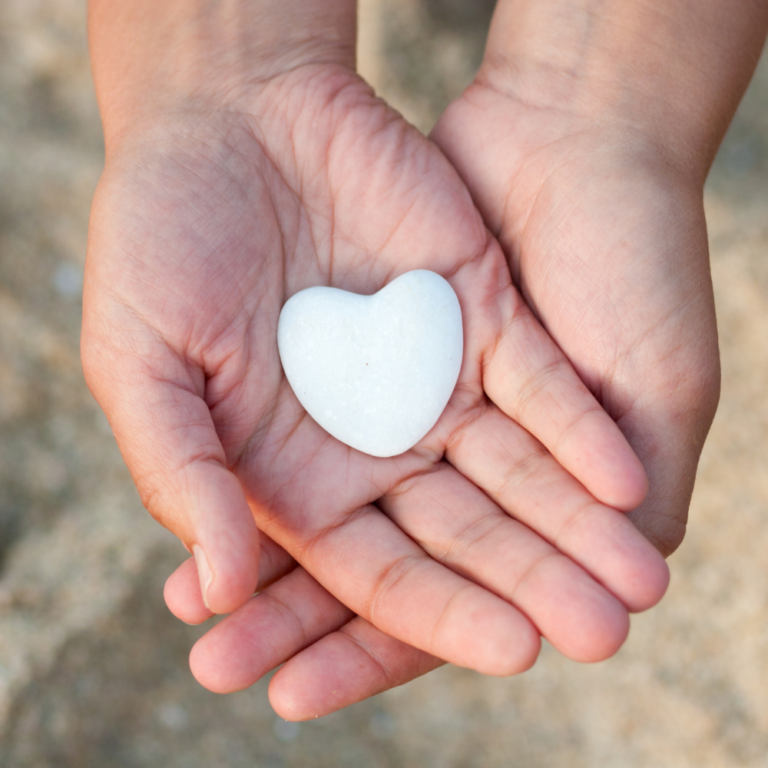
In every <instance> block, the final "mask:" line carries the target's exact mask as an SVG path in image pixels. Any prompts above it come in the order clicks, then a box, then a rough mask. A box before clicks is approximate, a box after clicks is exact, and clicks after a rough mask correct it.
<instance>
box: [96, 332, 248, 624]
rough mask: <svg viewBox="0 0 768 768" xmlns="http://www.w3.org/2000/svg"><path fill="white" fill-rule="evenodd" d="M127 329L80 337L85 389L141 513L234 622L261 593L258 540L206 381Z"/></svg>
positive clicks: (212, 603) (215, 608) (212, 604)
mask: <svg viewBox="0 0 768 768" xmlns="http://www.w3.org/2000/svg"><path fill="white" fill-rule="evenodd" d="M122 322H123V325H122V330H121V333H120V334H117V336H118V338H117V339H115V340H114V343H112V344H110V345H105V344H101V343H99V342H98V340H96V341H94V338H96V337H95V334H93V333H85V332H84V343H83V365H84V370H85V371H86V376H87V381H88V385H89V386H90V388H91V391H92V392H93V393H94V396H95V397H96V399H97V400H98V401H99V403H100V404H101V406H102V408H104V412H105V413H106V415H107V417H108V418H109V421H110V424H111V425H112V428H113V430H114V432H115V437H116V438H117V442H118V445H119V446H120V450H121V452H122V454H123V457H124V459H125V461H126V464H127V465H128V468H129V469H130V471H131V474H132V476H133V479H134V481H135V482H136V485H137V487H138V489H139V492H140V494H141V498H142V501H143V502H144V505H145V507H146V508H147V509H148V510H149V512H150V513H151V514H152V515H153V517H155V518H156V519H157V520H158V521H160V522H161V523H162V524H163V525H164V526H165V527H167V528H168V529H169V530H171V531H172V532H173V533H175V534H176V535H177V536H178V537H179V538H180V539H181V540H182V542H183V543H184V544H185V545H186V546H187V548H188V549H189V550H190V551H191V552H193V554H194V555H195V558H196V560H197V570H198V574H199V576H200V584H201V590H202V594H203V597H204V600H205V602H206V604H207V606H208V607H209V609H210V610H211V611H212V612H214V613H229V612H231V611H232V610H234V609H235V608H237V607H238V606H240V605H242V604H243V603H244V602H245V601H246V600H247V599H248V598H249V597H250V596H251V595H252V594H253V591H254V589H255V588H256V581H257V577H258V554H259V547H258V531H257V529H256V525H255V523H254V521H253V517H252V515H251V512H250V508H249V507H248V504H247V502H246V499H245V495H244V493H243V489H242V487H241V485H240V483H239V481H238V480H237V478H236V477H235V476H234V474H232V472H230V471H229V470H228V469H227V466H226V457H225V454H224V450H223V448H222V445H221V442H220V441H219V438H218V436H217V433H216V429H215V427H214V424H213V420H212V418H211V414H210V411H209V409H208V406H207V405H206V403H205V401H204V399H203V394H204V389H205V381H204V376H203V375H202V373H201V372H199V371H194V370H192V369H190V367H189V366H188V365H187V364H186V363H185V362H184V361H182V360H181V359H179V357H177V356H176V355H175V354H174V353H173V352H172V351H171V350H169V349H168V347H167V346H166V345H165V344H164V343H162V342H161V341H159V340H158V339H156V338H155V337H154V336H153V335H152V334H149V332H148V331H147V329H146V328H145V327H144V326H143V325H141V324H140V323H137V322H136V321H135V319H133V325H132V324H131V318H130V317H129V318H124V319H123V321H122ZM148 335H149V336H151V338H148Z"/></svg>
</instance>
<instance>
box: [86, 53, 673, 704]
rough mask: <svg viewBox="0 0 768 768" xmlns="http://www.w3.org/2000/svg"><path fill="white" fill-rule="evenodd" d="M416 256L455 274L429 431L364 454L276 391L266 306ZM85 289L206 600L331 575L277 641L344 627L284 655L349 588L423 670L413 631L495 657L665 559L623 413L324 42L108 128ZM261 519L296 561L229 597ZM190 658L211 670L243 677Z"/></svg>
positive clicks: (115, 401) (106, 397) (605, 633)
mask: <svg viewBox="0 0 768 768" xmlns="http://www.w3.org/2000/svg"><path fill="white" fill-rule="evenodd" d="M416 268H426V269H432V270H434V271H436V272H438V273H440V274H442V275H443V276H445V277H446V278H447V279H448V280H449V281H450V282H451V284H452V285H453V287H454V289H455V290H456V293H457V295H458V297H459V301H460V303H461V306H462V311H463V315H464V324H465V329H464V330H465V354H464V363H463V367H462V371H461V374H460V377H459V383H458V385H457V389H456V391H455V393H454V396H453V397H452V399H451V401H450V403H449V405H448V407H447V409H446V411H445V413H444V414H443V416H442V417H441V419H440V421H439V422H438V424H437V425H436V427H435V428H434V429H433V430H432V431H431V432H430V434H429V435H427V436H426V437H425V438H424V439H423V440H422V441H421V442H420V443H419V444H418V445H417V446H416V447H415V448H414V449H413V450H411V451H409V452H407V453H406V454H403V455H402V456H398V457H395V458H391V459H374V458H372V457H369V456H365V455H363V454H361V453H358V452H356V451H354V450H352V449H350V448H347V447H346V446H344V445H342V444H340V443H338V442H337V441H335V440H334V439H332V438H331V437H329V436H328V435H327V434H326V433H325V432H324V431H323V430H322V429H320V427H319V426H318V425H317V424H315V423H314V422H313V421H312V420H311V419H310V418H309V417H308V416H307V415H306V413H305V412H304V411H303V409H302V408H301V407H300V405H299V404H298V402H297V400H296V399H295V397H294V396H293V394H292V392H291V390H290V388H289V386H288V385H287V383H286V381H285V379H284V377H283V374H282V370H281V367H280V363H279V359H278V356H277V347H276V327H277V320H278V315H279V312H280V308H281V306H282V304H283V303H284V302H285V300H286V299H287V298H288V297H290V296H291V295H293V294H294V293H296V292H297V291H299V290H301V289H303V288H305V287H308V286H312V285H333V286H337V287H340V288H344V289H347V290H353V291H356V292H360V293H372V292H375V291H377V290H379V289H380V288H381V287H383V286H384V285H385V284H387V283H388V282H389V281H391V280H392V279H393V278H394V277H395V276H397V275H398V274H400V273H402V272H405V271H408V270H411V269H416ZM84 301H85V311H84V326H83V360H84V365H85V370H86V375H87V380H88V383H89V386H90V387H91V389H92V391H93V392H94V394H95V395H96V397H97V399H98V400H99V402H100V403H101V405H102V406H103V408H104V410H105V412H106V414H107V416H108V418H109V420H110V423H111V424H112V426H113V428H114V431H115V434H116V437H117V440H118V443H119V445H120V448H121V450H122V452H123V455H124V457H125V459H126V462H127V464H128V466H129V468H130V470H131V472H132V475H133V477H134V479H135V481H136V484H137V486H138V488H139V491H140V493H141V496H142V499H143V501H144V503H145V505H146V506H147V508H148V509H149V510H150V512H151V513H152V514H153V515H154V516H155V517H156V518H157V519H158V520H160V522H162V523H163V524H164V525H166V526H167V527H168V528H170V529H171V530H172V531H174V532H175V533H176V534H177V535H178V536H179V537H180V539H181V540H182V541H183V542H184V543H185V544H186V546H187V547H188V548H189V549H190V550H191V551H192V552H194V554H195V557H196V561H197V570H198V572H199V576H200V582H201V587H202V596H204V601H205V603H207V607H208V609H209V610H210V611H212V612H217V613H224V612H229V611H232V610H234V609H237V608H238V607H239V606H242V605H243V604H244V603H246V601H248V602H247V603H246V605H244V606H243V608H241V609H240V611H247V610H248V609H249V606H252V605H253V604H254V603H255V604H258V605H264V604H265V602H266V601H267V600H268V599H269V597H270V595H271V596H272V598H273V605H279V604H280V601H281V600H282V603H283V604H284V605H285V604H287V603H288V602H289V601H288V598H287V597H286V594H287V595H290V594H293V595H294V596H295V598H296V599H297V600H300V599H301V597H302V595H304V596H305V597H306V595H310V596H311V597H310V599H308V600H305V607H306V606H307V605H309V606H312V605H314V606H315V607H316V605H317V601H318V600H319V599H320V598H319V597H317V596H318V595H320V594H323V595H327V600H328V601H329V603H328V605H329V606H330V605H331V604H332V605H334V606H336V607H335V608H334V609H333V610H330V608H329V610H328V611H326V612H323V613H324V615H323V616H321V617H320V619H321V621H320V625H322V627H321V629H322V631H320V630H318V629H317V627H315V630H313V631H314V634H313V631H309V630H308V629H307V628H306V627H304V626H303V625H302V624H301V622H295V624H294V626H293V627H291V631H292V632H293V634H292V637H293V640H292V644H291V643H289V642H288V641H287V640H286V644H285V648H287V649H289V650H290V651H291V653H292V652H295V651H296V650H299V649H300V648H301V647H303V645H308V644H309V643H310V642H312V641H313V639H316V637H317V636H318V632H319V633H320V635H325V634H326V633H328V632H329V631H331V630H334V629H336V628H337V627H341V629H339V631H338V632H332V634H330V635H328V636H327V637H326V638H325V640H324V641H322V645H321V644H318V645H316V646H313V649H314V653H315V656H314V657H312V656H309V657H308V656H304V659H307V658H310V659H312V658H314V661H313V662H312V663H313V664H314V667H312V668H314V669H317V668H318V664H319V663H320V662H322V663H325V662H324V660H326V659H327V655H326V656H324V655H323V654H324V653H327V654H330V655H331V656H333V652H334V648H335V647H336V646H335V645H334V643H336V642H338V640H339V638H340V637H341V634H342V633H343V632H344V631H345V628H344V627H343V626H342V625H343V624H344V622H345V621H347V620H348V619H349V618H350V616H351V615H352V614H356V615H357V618H355V619H353V620H352V623H351V625H347V632H348V631H349V629H348V627H349V626H352V628H353V629H354V628H355V627H357V628H361V627H362V628H363V629H362V630H361V631H362V632H363V633H364V634H365V633H368V635H366V637H369V638H373V639H374V640H375V642H374V647H377V648H378V647H380V646H379V645H376V644H377V643H380V644H384V645H386V644H387V643H389V645H386V647H388V648H398V649H400V650H399V651H398V653H402V654H406V656H408V654H411V655H410V656H408V658H417V659H418V663H417V667H418V669H420V670H421V669H423V668H426V667H425V665H426V666H429V665H430V664H434V663H436V662H434V661H433V658H432V657H437V658H440V659H445V660H448V661H451V662H454V663H456V664H460V665H464V666H468V667H472V668H474V669H477V670H480V671H483V672H488V673H492V674H510V673H514V672H517V671H520V670H522V669H525V668H527V667H528V666H530V664H531V663H533V660H534V659H535V657H536V654H537V652H538V647H539V633H542V634H543V635H544V636H545V637H547V638H548V639H549V640H550V641H551V642H552V643H553V644H554V645H555V646H556V647H558V648H560V649H561V650H562V651H563V652H564V653H566V654H567V655H569V656H571V657H573V658H578V659H582V660H594V659H598V658H604V657H605V656H606V655H609V654H611V653H613V652H614V651H615V649H616V648H617V647H618V646H619V645H620V644H621V642H622V641H623V639H624V637H625V635H626V632H627V626H628V625H627V610H642V609H643V608H646V607H648V606H650V605H652V604H653V603H655V602H656V601H657V600H658V599H659V598H660V596H661V594H662V593H663V591H664V588H665V587H666V579H667V572H666V568H665V566H664V564H663V561H662V560H661V559H660V558H659V556H658V555H657V553H656V552H655V551H654V550H653V549H652V547H650V546H649V545H648V544H647V542H646V541H645V540H644V539H643V538H642V537H641V536H640V535H639V534H638V533H637V532H636V530H635V529H634V527H633V526H632V525H631V523H630V522H629V521H628V520H627V519H626V517H625V516H624V515H623V514H622V513H620V512H618V511H616V509H613V508H611V507H614V508H618V509H625V510H627V509H632V508H633V507H635V506H636V505H637V504H639V503H640V501H641V500H642V498H643V496H644V493H645V490H646V485H645V476H644V474H643V471H642V468H641V466H640V465H639V463H638V462H637V460H636V458H635V456H634V454H633V453H632V451H631V450H630V449H629V447H628V445H627V443H626V441H625V440H624V438H623V437H622V435H621V433H620V432H619V430H618V429H617V428H616V425H615V424H614V422H613V421H612V419H611V418H610V417H609V416H607V415H606V414H605V412H604V411H603V410H602V409H601V408H600V407H599V405H598V404H597V402H596V400H595V399H594V397H593V396H592V395H591V394H590V393H589V391H588V390H587V389H586V387H585V386H584V385H583V384H582V382H581V381H580V379H579V378H578V376H577V375H576V374H575V372H574V371H573V369H572V368H571V366H570V365H569V364H568V362H567V360H566V359H565V357H564V356H563V354H562V353H561V351H560V350H559V349H558V347H557V346H556V345H555V344H553V343H552V341H551V340H550V339H549V337H548V336H547V334H546V333H545V332H544V331H543V329H542V328H541V326H540V325H539V324H538V322H537V321H536V319H535V318H534V317H533V315H532V314H531V312H530V311H529V309H528V308H527V306H526V304H525V303H524V302H523V301H522V300H521V299H520V296H519V295H518V293H517V292H516V290H515V288H514V287H513V285H512V283H511V280H510V275H509V269H508V267H507V264H506V262H505V259H504V256H503V253H502V251H501V249H500V248H499V246H498V244H497V242H496V241H495V240H494V239H493V238H492V237H490V236H489V234H488V232H487V230H486V228H485V226H484V224H483V221H482V219H481V217H480V215H479V214H478V212H477V210H476V209H475V207H474V206H473V204H472V201H471V198H470V196H469V194H468V192H467V190H466V188H465V187H464V185H463V184H462V183H461V181H460V179H459V177H458V176H457V175H456V173H455V171H454V170H453V169H452V168H451V166H450V164H449V163H448V162H447V161H446V160H445V158H444V157H443V156H442V154H441V153H440V152H439V151H438V150H437V149H436V148H435V147H434V146H433V145H431V144H430V143H429V142H428V141H427V140H426V139H425V138H424V137H423V136H421V135H420V134H419V133H418V132H417V131H415V130H414V129H413V128H411V127H410V126H408V125H407V124H406V123H405V122H404V121H403V120H402V118H400V116H399V115H397V114H396V113H394V112H393V111H391V110H390V109H389V108H387V107H386V106H385V105H384V104H383V103H382V102H381V101H379V100H377V99H376V98H375V97H374V96H373V95H372V93H371V92H370V89H369V88H368V87H367V86H366V85H365V84H364V83H363V82H362V81H361V80H359V79H358V78H357V77H356V75H354V74H353V73H351V72H349V71H347V70H345V69H343V68H340V67H336V66H330V65H328V66H304V67H299V68H296V69H294V70H292V71H290V72H288V73H287V74H284V75H281V76H278V77H275V78H273V79H271V80H269V81H267V82H265V83H261V84H259V85H258V86H255V87H254V89H253V92H252V93H250V94H249V95H248V96H247V97H245V96H243V95H242V94H241V95H240V96H239V97H238V98H237V99H236V100H235V99H232V100H230V101H228V102H226V103H222V104H216V105H211V104H209V103H206V104H205V105H204V108H200V107H198V106H195V105H193V106H190V105H189V104H185V105H184V106H183V107H178V108H176V107H173V106H172V105H169V106H168V108H167V109H166V110H165V111H164V112H163V113H162V115H161V116H160V117H159V118H158V119H157V120H155V121H152V122H149V123H148V122H146V121H144V122H143V123H142V124H141V125H137V126H136V127H135V129H133V130H126V131H124V132H123V134H122V135H121V137H120V140H119V141H115V142H113V143H112V145H111V147H110V148H109V152H108V157H107V166H106V170H105V173H104V177H103V179H102V182H101V184H100V186H99V190H98V192H97V196H96V199H95V202H94V208H93V214H92V220H91V232H90V241H89V254H88V261H87V267H86V285H85V299H84ZM257 525H258V528H260V529H261V530H262V531H263V532H265V533H266V534H267V535H268V536H269V537H270V538H271V539H272V540H274V542H276V543H277V544H279V545H280V546H281V547H282V548H284V549H285V550H286V551H287V552H288V553H290V555H291V556H292V557H293V558H295V559H296V560H298V561H299V562H300V563H301V566H302V569H300V570H298V571H295V572H293V573H291V574H289V575H288V576H286V577H285V579H289V582H288V584H289V585H290V584H291V583H294V585H295V586H294V587H292V588H290V589H287V588H286V582H285V579H280V580H279V581H277V582H276V583H275V584H274V585H273V586H271V587H269V588H268V589H267V590H265V591H264V592H263V593H261V594H260V595H259V596H257V597H256V598H253V600H250V601H249V598H250V596H251V595H252V593H253V591H254V589H255V588H256V585H257V580H258V570H257V569H258V549H259V544H258V533H257V527H256V526H257ZM296 580H303V581H298V582H296ZM296 584H297V586H296ZM321 585H322V586H321ZM281 588H283V592H284V594H283V596H282V597H281V598H279V599H278V598H275V597H274V592H275V591H276V590H279V589H281ZM270 590H271V592H270ZM331 595H333V597H331ZM312 596H313V597H312ZM336 600H338V601H340V602H341V603H342V604H343V605H344V606H346V608H342V607H341V606H340V605H339V604H337V603H336ZM350 611H351V612H352V613H350ZM238 616H240V617H242V616H243V614H242V613H240V612H238V613H236V614H235V615H234V616H233V617H230V619H229V620H227V621H228V622H229V623H226V622H225V623H223V624H221V625H220V626H219V627H217V628H216V630H215V631H216V632H218V633H219V635H222V634H223V633H226V631H227V629H226V628H227V627H232V626H235V625H234V624H233V622H234V621H236V620H237V617H238ZM328 616H331V617H332V618H333V621H332V622H331V624H330V625H329V624H328V623H327V619H328ZM283 618H284V619H287V620H288V621H294V619H293V618H292V609H290V608H286V609H285V612H284V616H283ZM323 622H325V623H323ZM383 633H384V634H383ZM235 635H236V636H237V637H238V638H242V637H243V635H242V634H240V635H238V634H237V633H235ZM386 635H389V636H391V639H390V638H387V637H386ZM211 648H212V649H215V643H214V644H213V645H212V646H211ZM285 648H284V650H283V656H282V657H281V658H279V659H277V660H276V661H275V663H279V662H280V661H283V660H284V658H285V657H286V654H285ZM318 648H319V650H318ZM413 649H418V650H413ZM318 654H320V655H319V656H318ZM392 654H394V655H392ZM392 654H391V658H392V659H396V658H397V659H399V660H398V661H397V662H396V663H395V664H394V666H395V667H397V668H398V669H400V673H402V670H404V669H406V668H407V669H406V672H407V674H412V668H411V667H407V664H405V662H404V661H402V660H401V659H400V657H399V656H397V654H395V653H394V651H393V652H392ZM413 654H415V656H414V655H413ZM202 655H203V656H205V654H202ZM288 655H290V653H289V654H288ZM374 655H375V654H374ZM206 658H207V661H205V659H204V660H203V661H204V663H203V664H202V667H200V666H199V668H198V673H199V676H200V677H201V678H205V677H206V675H207V674H209V673H210V677H209V683H210V685H211V687H216V688H218V689H231V688H232V687H238V686H240V684H241V683H242V675H241V676H240V678H239V679H238V682H237V685H233V684H232V669H231V665H230V668H228V669H229V671H226V670H225V671H226V674H224V676H223V677H221V676H220V677H219V678H218V679H214V678H216V675H217V674H218V672H217V669H219V670H220V660H219V662H217V661H216V659H217V656H216V654H215V653H211V654H209V655H208V657H206ZM240 658H242V655H241V657H240ZM233 659H234V657H233ZM424 659H428V661H424ZM206 663H207V664H208V666H207V667H206V666H205V665H206ZM217 663H219V667H217V666H216V664H217ZM296 663H297V664H300V663H302V662H301V661H300V658H299V659H297V660H296ZM419 665H421V666H420V667H419ZM310 666H312V665H310ZM286 670H288V668H286ZM264 671H266V670H264ZM400 673H398V674H400ZM227 674H229V675H230V677H229V678H227V679H224V678H226V675H227ZM287 674H288V672H286V675H287ZM396 677H397V676H396V675H395V677H393V678H392V679H395V678H396ZM397 679H400V678H397ZM300 685H301V683H300V681H296V682H295V683H294V687H293V688H291V686H288V688H290V689H291V692H290V694H286V696H287V697H290V696H293V699H292V701H296V697H299V698H300V696H301V691H299V690H298V689H299V688H300ZM297 691H298V692H297ZM354 695H355V696H358V697H359V695H360V691H358V692H357V693H355V694H354ZM286 706H287V705H286Z"/></svg>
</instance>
